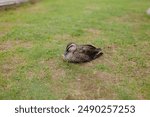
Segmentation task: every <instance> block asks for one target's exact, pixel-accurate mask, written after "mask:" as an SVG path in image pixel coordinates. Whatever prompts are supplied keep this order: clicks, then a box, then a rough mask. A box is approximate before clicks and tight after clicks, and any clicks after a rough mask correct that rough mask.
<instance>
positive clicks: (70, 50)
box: [64, 43, 77, 55]
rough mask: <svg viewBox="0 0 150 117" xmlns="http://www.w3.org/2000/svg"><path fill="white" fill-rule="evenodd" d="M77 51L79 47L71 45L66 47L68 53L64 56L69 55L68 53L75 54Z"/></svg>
mask: <svg viewBox="0 0 150 117" xmlns="http://www.w3.org/2000/svg"><path fill="white" fill-rule="evenodd" d="M76 49H77V45H76V44H75V43H69V44H68V45H67V47H66V51H65V54H64V55H67V53H73V52H74V51H75V50H76Z"/></svg>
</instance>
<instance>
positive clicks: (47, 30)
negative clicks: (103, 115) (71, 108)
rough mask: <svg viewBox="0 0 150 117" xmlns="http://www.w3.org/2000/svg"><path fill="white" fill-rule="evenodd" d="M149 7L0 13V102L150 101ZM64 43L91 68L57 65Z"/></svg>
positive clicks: (78, 4) (101, 0) (57, 7)
mask: <svg viewBox="0 0 150 117" xmlns="http://www.w3.org/2000/svg"><path fill="white" fill-rule="evenodd" d="M149 4H150V1H149V0H42V1H39V2H37V3H36V4H25V5H22V6H20V7H17V8H12V9H8V10H6V11H5V10H3V11H0V99H150V75H149V74H150V51H149V50H150V16H147V15H146V13H145V12H146V10H147V9H148V8H149ZM69 42H76V43H78V44H83V43H84V44H94V45H95V46H97V47H101V48H102V50H103V52H104V55H103V56H102V57H100V58H98V59H96V60H94V61H92V62H89V63H84V64H71V63H67V62H64V61H63V60H62V54H63V52H64V49H65V47H66V44H67V43H69Z"/></svg>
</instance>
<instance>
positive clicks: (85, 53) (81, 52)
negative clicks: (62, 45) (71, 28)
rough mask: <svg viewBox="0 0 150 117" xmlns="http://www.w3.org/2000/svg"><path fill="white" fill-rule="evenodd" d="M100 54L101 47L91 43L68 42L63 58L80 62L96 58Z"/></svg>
mask: <svg viewBox="0 0 150 117" xmlns="http://www.w3.org/2000/svg"><path fill="white" fill-rule="evenodd" d="M102 54H103V53H102V51H101V49H100V48H96V47H94V46H93V45H77V44H75V43H69V44H68V45H67V47H66V50H65V53H64V60H65V61H68V62H73V63H82V62H88V61H91V60H93V59H96V58H98V57H99V56H100V55H102Z"/></svg>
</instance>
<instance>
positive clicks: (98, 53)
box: [94, 48, 103, 59]
mask: <svg viewBox="0 0 150 117" xmlns="http://www.w3.org/2000/svg"><path fill="white" fill-rule="evenodd" d="M96 52H97V53H96V54H95V56H94V59H96V58H98V57H100V56H101V55H103V52H102V49H101V48H96Z"/></svg>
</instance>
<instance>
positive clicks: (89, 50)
mask: <svg viewBox="0 0 150 117" xmlns="http://www.w3.org/2000/svg"><path fill="white" fill-rule="evenodd" d="M79 52H80V53H82V54H86V55H88V56H89V57H90V58H97V56H98V55H99V53H102V51H101V48H96V47H94V46H93V45H82V46H80V47H79Z"/></svg>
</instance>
